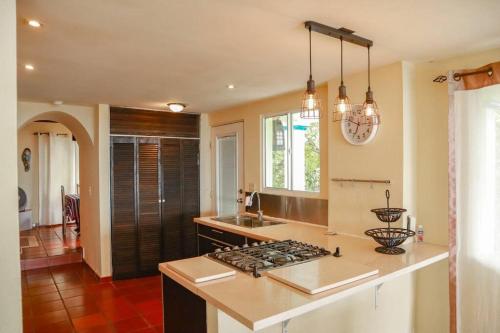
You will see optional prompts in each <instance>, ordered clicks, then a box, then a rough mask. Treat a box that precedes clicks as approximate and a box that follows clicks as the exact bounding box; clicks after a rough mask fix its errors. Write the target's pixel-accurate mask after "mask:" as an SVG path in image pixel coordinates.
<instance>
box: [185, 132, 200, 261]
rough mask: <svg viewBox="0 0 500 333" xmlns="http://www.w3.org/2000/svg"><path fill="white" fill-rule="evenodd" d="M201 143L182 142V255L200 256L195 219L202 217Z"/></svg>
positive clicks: (196, 141)
mask: <svg viewBox="0 0 500 333" xmlns="http://www.w3.org/2000/svg"><path fill="white" fill-rule="evenodd" d="M198 156H199V141H198V140H182V254H183V257H185V258H187V257H194V256H196V255H197V254H198V249H197V238H196V225H195V223H194V222H193V219H194V218H195V217H199V216H200V176H199V175H200V171H199V157H198Z"/></svg>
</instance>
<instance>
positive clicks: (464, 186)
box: [453, 85, 500, 333]
mask: <svg viewBox="0 0 500 333" xmlns="http://www.w3.org/2000/svg"><path fill="white" fill-rule="evenodd" d="M453 100H454V102H453V103H454V104H453V105H454V112H455V153H456V189H457V191H456V192H457V201H456V205H457V206H456V210H457V223H456V225H457V318H458V332H462V333H469V332H471V333H472V332H485V333H486V332H500V85H493V86H489V87H485V88H481V89H476V90H460V91H455V92H454V95H453Z"/></svg>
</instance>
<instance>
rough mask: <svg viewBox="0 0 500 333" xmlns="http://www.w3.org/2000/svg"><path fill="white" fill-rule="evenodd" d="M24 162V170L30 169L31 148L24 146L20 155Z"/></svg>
mask: <svg viewBox="0 0 500 333" xmlns="http://www.w3.org/2000/svg"><path fill="white" fill-rule="evenodd" d="M21 158H22V160H23V164H24V171H25V172H28V171H30V166H31V150H30V149H29V148H24V150H23V154H22V155H21Z"/></svg>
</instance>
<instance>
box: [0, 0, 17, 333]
mask: <svg viewBox="0 0 500 333" xmlns="http://www.w3.org/2000/svg"><path fill="white" fill-rule="evenodd" d="M16 21H17V19H16V1H15V0H3V1H0V45H2V52H0V78H1V79H0V142H2V144H1V145H0V155H1V156H2V163H0V177H1V178H0V183H1V184H2V186H1V187H0V212H2V218H1V219H0V234H1V235H2V241H1V242H0V263H1V265H2V266H1V270H0V309H1V310H0V333H20V332H22V318H21V267H20V264H19V222H18V214H17V200H18V198H17V164H16V163H17V162H16V161H17V158H16V157H17V127H16V112H17V105H16V101H17V82H16V81H17V79H16V69H17V67H16Z"/></svg>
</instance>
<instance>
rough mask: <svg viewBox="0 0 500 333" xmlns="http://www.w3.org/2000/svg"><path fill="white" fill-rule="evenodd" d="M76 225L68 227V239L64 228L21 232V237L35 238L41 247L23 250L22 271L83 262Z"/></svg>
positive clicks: (53, 227) (56, 227)
mask: <svg viewBox="0 0 500 333" xmlns="http://www.w3.org/2000/svg"><path fill="white" fill-rule="evenodd" d="M75 228H76V225H75V224H70V225H68V226H67V227H66V237H63V235H62V226H61V225H57V226H50V227H38V228H34V229H31V230H25V231H21V233H20V236H35V237H36V239H37V241H38V244H39V246H37V247H29V248H23V249H22V251H21V269H22V270H27V269H35V268H43V267H51V266H57V265H64V264H71V263H77V262H82V249H81V247H80V238H79V237H78V236H77V234H76V232H74V229H75Z"/></svg>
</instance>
